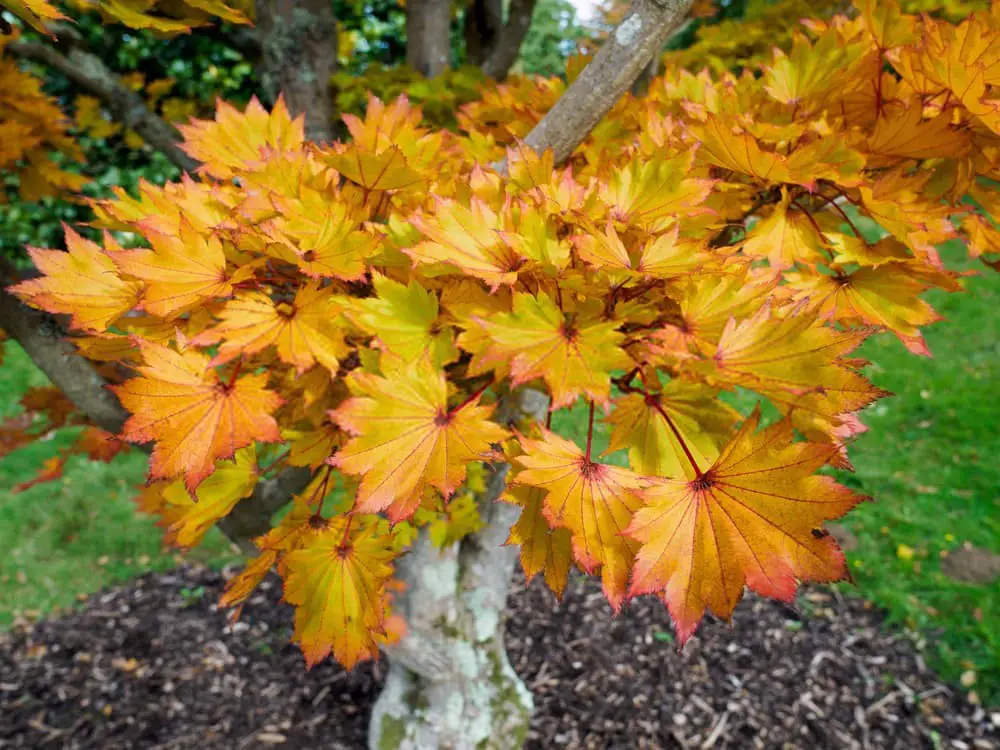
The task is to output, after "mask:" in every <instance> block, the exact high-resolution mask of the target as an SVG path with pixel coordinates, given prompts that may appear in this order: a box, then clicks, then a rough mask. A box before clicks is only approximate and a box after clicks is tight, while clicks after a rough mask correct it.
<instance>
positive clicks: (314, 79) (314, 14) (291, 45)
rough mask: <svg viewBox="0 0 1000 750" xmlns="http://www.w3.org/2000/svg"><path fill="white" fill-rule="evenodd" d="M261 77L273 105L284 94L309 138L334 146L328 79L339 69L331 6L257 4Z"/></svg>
mask: <svg viewBox="0 0 1000 750" xmlns="http://www.w3.org/2000/svg"><path fill="white" fill-rule="evenodd" d="M256 12H257V29H258V40H259V42H260V50H261V53H260V58H259V60H258V63H257V73H258V75H259V76H260V81H261V86H262V87H263V89H264V92H265V95H266V96H267V97H268V98H269V99H270V101H269V104H273V103H274V101H275V100H276V99H277V98H278V95H279V94H281V95H282V96H284V99H285V104H286V105H288V109H289V111H290V112H291V113H292V115H293V116H297V115H300V114H304V115H305V118H306V127H305V129H306V138H307V139H308V140H310V141H314V142H316V143H323V142H326V141H331V140H333V122H332V118H333V114H334V112H333V99H332V96H331V93H330V76H331V75H332V74H333V72H334V71H335V70H336V65H337V21H336V19H335V18H334V17H333V5H332V4H331V3H330V1H329V0H259V2H258V3H257V6H256Z"/></svg>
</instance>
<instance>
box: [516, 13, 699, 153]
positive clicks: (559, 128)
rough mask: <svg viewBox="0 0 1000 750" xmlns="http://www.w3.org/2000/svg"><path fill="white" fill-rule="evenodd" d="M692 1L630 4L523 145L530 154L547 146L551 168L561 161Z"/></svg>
mask: <svg viewBox="0 0 1000 750" xmlns="http://www.w3.org/2000/svg"><path fill="white" fill-rule="evenodd" d="M692 2H693V0H635V2H634V3H632V7H631V9H630V10H629V12H628V14H627V15H626V16H625V20H624V21H622V22H621V23H620V24H619V25H618V27H617V28H616V29H615V30H614V31H613V32H611V34H610V35H609V36H608V39H607V41H605V42H604V44H603V46H602V47H601V49H600V51H599V52H598V53H597V55H596V56H595V57H594V59H593V60H592V61H591V62H590V64H589V65H588V66H587V67H586V68H584V70H583V72H582V73H581V74H580V76H579V77H578V78H577V79H576V80H575V81H573V85H572V86H570V87H569V88H568V89H567V90H566V93H565V94H564V95H563V96H562V98H560V99H559V101H558V102H556V105H555V106H554V107H553V108H552V109H551V110H549V112H548V114H546V115H545V117H544V118H542V121H541V122H540V123H538V125H536V126H535V128H534V129H533V130H532V131H531V132H530V133H528V136H527V138H525V141H524V142H525V143H526V144H527V145H528V146H530V147H531V148H533V149H535V150H536V151H545V150H546V149H550V148H551V149H552V152H553V155H554V156H555V161H556V163H557V164H558V163H561V162H563V161H565V160H566V159H567V158H568V157H569V155H570V154H572V153H573V150H574V149H575V148H576V147H577V146H578V145H579V144H580V142H581V141H582V140H583V139H584V138H586V137H587V134H588V133H590V131H591V130H593V129H594V126H595V125H597V123H599V122H600V121H601V119H602V118H603V117H604V115H606V114H607V113H608V111H609V110H610V109H611V108H612V107H613V106H614V105H615V102H617V101H618V99H620V98H621V96H622V94H624V93H625V92H626V91H628V90H629V87H631V86H632V84H633V83H634V82H635V79H636V78H638V76H639V73H640V72H641V71H642V69H643V68H644V67H646V65H647V64H648V63H649V61H650V60H651V59H652V58H653V55H655V54H656V53H658V52H659V51H660V50H661V49H663V45H664V43H665V42H666V40H667V39H669V38H670V35H671V34H672V33H673V31H674V29H675V28H677V25H678V24H680V23H681V21H683V20H684V17H685V16H686V15H687V12H688V10H690V8H691V5H692Z"/></svg>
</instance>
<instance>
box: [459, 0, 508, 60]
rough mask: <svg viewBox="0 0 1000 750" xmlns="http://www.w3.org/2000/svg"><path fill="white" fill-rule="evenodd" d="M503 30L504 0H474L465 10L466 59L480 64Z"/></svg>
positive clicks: (487, 55)
mask: <svg viewBox="0 0 1000 750" xmlns="http://www.w3.org/2000/svg"><path fill="white" fill-rule="evenodd" d="M502 30H503V0H472V3H471V4H470V5H469V7H468V8H466V10H465V61H466V62H467V63H468V64H469V65H477V66H480V65H482V64H483V63H484V62H486V58H487V57H489V54H490V51H491V50H492V49H493V46H494V45H495V44H496V41H497V38H498V37H499V36H500V32H501V31H502Z"/></svg>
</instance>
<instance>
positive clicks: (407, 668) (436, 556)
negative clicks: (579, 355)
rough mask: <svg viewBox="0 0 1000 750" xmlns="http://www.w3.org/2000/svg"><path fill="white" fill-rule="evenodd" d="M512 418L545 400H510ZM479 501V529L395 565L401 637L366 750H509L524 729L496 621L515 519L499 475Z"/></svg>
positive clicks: (527, 701)
mask: <svg viewBox="0 0 1000 750" xmlns="http://www.w3.org/2000/svg"><path fill="white" fill-rule="evenodd" d="M510 400H511V401H513V402H514V403H513V404H505V405H504V407H503V408H502V409H501V410H499V411H505V412H506V414H505V415H503V416H506V417H507V419H504V420H503V421H511V420H510V416H512V415H513V414H517V413H520V414H529V415H531V416H532V417H534V418H536V419H539V418H543V417H544V415H545V412H546V410H547V408H548V399H547V397H546V396H544V395H543V394H541V393H539V392H537V391H530V390H524V391H519V392H517V393H515V394H514V395H513V396H512V397H511V399H510ZM491 468H492V470H493V474H492V476H491V477H490V480H489V483H488V485H487V489H486V493H485V494H484V495H483V497H482V498H481V503H480V512H481V514H482V516H483V520H484V521H485V522H486V523H485V526H484V527H483V528H482V529H481V530H480V531H479V532H478V533H476V534H473V535H471V536H469V537H466V538H465V539H463V540H462V541H461V542H460V543H459V544H454V545H452V546H451V547H448V548H447V549H443V550H439V549H437V548H435V547H434V545H433V544H431V542H430V539H429V538H428V536H427V535H426V534H425V533H422V534H421V535H420V537H419V539H418V540H417V542H416V544H415V545H414V548H413V549H412V550H411V551H410V552H409V553H408V554H407V555H406V556H405V557H403V558H402V559H401V560H399V562H398V563H397V571H398V574H399V577H400V578H402V579H403V580H404V581H405V582H406V585H407V588H406V591H405V592H404V594H403V595H402V596H400V597H397V599H396V602H397V604H398V606H399V609H400V614H402V615H403V617H404V618H405V619H406V626H407V634H406V635H405V636H404V637H403V639H402V640H401V641H400V642H399V643H398V644H396V645H394V646H392V647H389V648H387V649H386V653H387V655H388V657H389V674H388V677H387V678H386V683H385V688H384V689H383V692H382V694H381V695H380V696H379V698H378V700H377V701H376V703H375V706H374V708H373V709H372V717H371V725H370V728H369V735H368V746H369V748H370V750H445V749H447V750H484V749H488V750H516V748H520V747H521V746H522V745H523V743H524V738H525V736H526V734H527V732H528V725H529V723H530V721H531V715H532V712H533V703H532V699H531V693H530V692H529V691H528V689H527V688H526V687H525V686H524V683H522V682H521V680H520V678H519V677H518V676H517V674H515V672H514V670H513V668H512V667H511V665H510V662H509V661H508V659H507V652H506V648H505V646H504V640H503V637H504V622H503V613H504V608H505V606H506V603H507V591H508V589H509V587H510V581H511V576H512V574H513V572H514V565H515V563H516V560H517V548H516V547H513V546H510V547H505V546H503V544H504V542H506V541H507V536H508V534H509V533H510V527H511V526H512V525H513V524H514V522H515V521H517V518H518V515H519V513H520V510H519V509H518V508H517V507H516V506H513V505H508V504H506V503H500V502H497V501H496V500H497V498H498V497H500V495H501V494H502V492H503V489H504V482H505V479H506V475H507V471H508V469H509V466H508V465H507V464H499V465H497V466H493V467H491Z"/></svg>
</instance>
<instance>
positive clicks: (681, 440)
mask: <svg viewBox="0 0 1000 750" xmlns="http://www.w3.org/2000/svg"><path fill="white" fill-rule="evenodd" d="M646 402H647V403H649V404H651V405H652V406H653V408H654V409H656V410H657V411H658V412H660V416H661V417H663V418H664V419H665V420H666V421H667V425H668V426H669V427H670V431H671V432H673V433H674V437H675V438H677V442H678V443H680V445H681V450H683V451H684V455H685V456H687V460H688V461H690V462H691V468H692V469H694V473H695V474H696V475H697V476H699V477H702V476H704V472H703V471H702V470H701V467H700V466H698V462H697V461H695V460H694V455H693V454H692V453H691V449H690V448H688V444H687V441H686V440H684V437H683V435H681V431H680V430H678V429H677V425H675V424H674V420H672V419H671V418H670V415H669V414H667V411H666V409H664V408H663V406H662V405H661V404H660V402H659V401H658V400H655V399H654V400H651V399H650V396H649V395H647V396H646Z"/></svg>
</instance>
